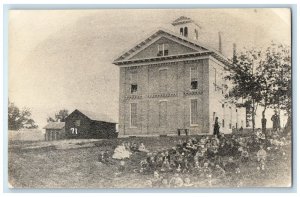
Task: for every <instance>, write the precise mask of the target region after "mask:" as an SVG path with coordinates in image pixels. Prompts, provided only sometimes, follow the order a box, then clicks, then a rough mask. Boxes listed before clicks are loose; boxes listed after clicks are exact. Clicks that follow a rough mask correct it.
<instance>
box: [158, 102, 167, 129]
mask: <svg viewBox="0 0 300 197" xmlns="http://www.w3.org/2000/svg"><path fill="white" fill-rule="evenodd" d="M167 114H168V107H167V101H160V102H159V126H160V127H165V126H167Z"/></svg>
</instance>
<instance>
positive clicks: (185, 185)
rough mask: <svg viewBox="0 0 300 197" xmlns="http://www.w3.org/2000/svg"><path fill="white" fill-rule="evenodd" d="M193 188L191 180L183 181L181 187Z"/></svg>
mask: <svg viewBox="0 0 300 197" xmlns="http://www.w3.org/2000/svg"><path fill="white" fill-rule="evenodd" d="M193 186H194V184H193V183H191V179H189V178H185V179H184V180H183V187H193Z"/></svg>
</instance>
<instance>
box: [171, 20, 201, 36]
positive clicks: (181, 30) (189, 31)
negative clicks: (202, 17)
mask: <svg viewBox="0 0 300 197" xmlns="http://www.w3.org/2000/svg"><path fill="white" fill-rule="evenodd" d="M172 25H173V26H174V28H175V32H176V33H178V34H180V35H181V36H184V37H187V38H190V39H195V40H199V33H200V30H201V27H200V26H199V25H198V24H197V23H195V22H194V21H193V20H192V19H190V18H188V17H185V16H181V17H179V18H178V19H176V20H175V21H173V22H172Z"/></svg>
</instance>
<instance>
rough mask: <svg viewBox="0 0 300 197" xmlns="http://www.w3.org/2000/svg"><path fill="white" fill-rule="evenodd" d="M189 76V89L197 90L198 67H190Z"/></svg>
mask: <svg viewBox="0 0 300 197" xmlns="http://www.w3.org/2000/svg"><path fill="white" fill-rule="evenodd" d="M190 76H191V89H192V90H196V89H198V67H197V66H192V67H191V68H190Z"/></svg>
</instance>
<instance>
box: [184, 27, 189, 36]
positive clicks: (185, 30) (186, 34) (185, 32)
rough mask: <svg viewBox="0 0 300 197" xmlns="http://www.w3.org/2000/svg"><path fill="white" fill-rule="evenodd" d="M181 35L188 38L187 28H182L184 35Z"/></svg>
mask: <svg viewBox="0 0 300 197" xmlns="http://www.w3.org/2000/svg"><path fill="white" fill-rule="evenodd" d="M183 35H184V36H185V37H188V28H187V27H185V28H184V33H183Z"/></svg>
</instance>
